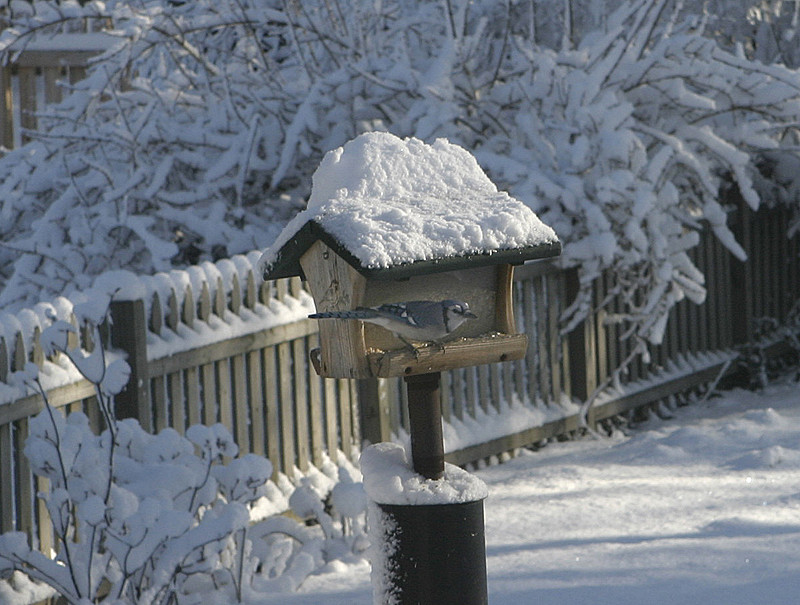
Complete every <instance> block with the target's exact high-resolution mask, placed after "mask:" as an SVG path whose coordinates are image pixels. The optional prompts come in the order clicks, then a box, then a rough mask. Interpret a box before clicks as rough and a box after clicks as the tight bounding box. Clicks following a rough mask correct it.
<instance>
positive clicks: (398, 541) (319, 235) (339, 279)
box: [260, 133, 561, 605]
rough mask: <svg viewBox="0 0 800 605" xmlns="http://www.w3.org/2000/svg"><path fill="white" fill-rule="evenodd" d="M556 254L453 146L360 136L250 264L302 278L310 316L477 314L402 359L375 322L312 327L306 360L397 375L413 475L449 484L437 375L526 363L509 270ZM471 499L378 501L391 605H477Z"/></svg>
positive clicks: (324, 369) (403, 351) (475, 506)
mask: <svg viewBox="0 0 800 605" xmlns="http://www.w3.org/2000/svg"><path fill="white" fill-rule="evenodd" d="M560 251H561V244H560V243H559V241H558V238H557V237H556V235H555V233H554V232H553V230H552V229H550V227H547V226H546V225H544V223H542V222H541V221H540V220H539V219H538V217H536V215H535V214H534V213H533V212H532V211H531V210H530V209H529V208H528V207H527V206H525V205H524V204H522V203H521V202H519V201H517V200H515V199H514V198H512V197H510V196H509V195H508V194H506V193H503V192H499V191H498V190H497V188H496V187H495V185H494V184H493V183H492V182H491V181H490V180H489V179H488V178H487V177H486V175H485V174H484V173H483V171H482V170H481V169H480V167H479V166H478V164H477V162H476V161H475V158H473V157H472V155H470V154H469V153H468V152H467V151H465V150H464V149H462V148H460V147H457V146H455V145H452V144H450V143H448V142H447V141H444V140H441V139H440V140H437V141H436V142H434V143H433V144H432V145H427V144H425V143H423V142H422V141H419V140H417V139H406V140H401V139H399V138H397V137H394V136H392V135H390V134H387V133H368V134H364V135H361V136H359V137H357V138H356V139H354V140H352V141H350V142H349V143H347V144H346V145H345V146H344V147H342V148H339V149H336V150H334V151H331V152H329V153H328V154H327V155H326V156H325V158H324V159H323V161H322V163H321V164H320V167H319V168H318V169H317V171H316V173H315V174H314V179H313V189H312V194H311V198H310V200H309V204H308V208H307V209H306V210H304V211H303V212H301V213H300V214H298V216H297V217H295V218H294V219H293V220H292V221H291V222H290V223H289V224H288V225H287V226H286V228H285V229H284V231H283V232H282V233H281V235H280V237H279V238H278V240H277V241H276V242H275V244H274V245H273V246H272V247H271V248H270V249H269V250H267V251H266V252H265V253H264V255H263V256H262V259H261V262H260V265H261V267H262V271H263V274H264V277H265V278H267V279H275V278H281V277H291V276H295V275H300V276H301V277H303V278H304V279H305V280H306V281H307V283H308V285H309V288H310V290H311V295H312V296H313V298H314V303H315V305H316V308H317V312H318V313H323V312H330V311H352V310H355V309H357V308H358V307H376V306H379V305H382V304H386V303H402V302H409V301H420V300H426V301H434V302H441V301H446V300H458V301H462V302H465V303H467V304H468V305H469V309H470V310H471V312H472V313H474V314H475V315H476V316H477V318H475V319H470V320H468V321H466V322H464V323H462V324H461V325H459V327H458V328H457V329H456V330H455V331H453V332H451V333H450V334H448V336H447V339H446V341H443V342H437V343H435V344H427V343H416V344H415V345H414V347H413V349H411V350H409V346H408V343H406V342H403V340H401V339H399V338H397V337H395V336H394V335H393V334H392V332H390V331H388V330H386V329H384V328H382V327H380V326H377V325H372V324H370V323H365V322H362V321H357V320H352V319H342V318H336V319H327V318H326V319H321V320H320V322H319V330H320V349H319V350H318V351H316V352H312V361H313V362H314V366H315V368H316V370H317V372H318V373H319V374H320V375H321V376H325V377H329V378H375V377H391V376H404V377H405V382H406V387H407V393H408V415H409V433H410V437H411V457H412V461H413V471H414V473H415V474H416V475H418V476H421V478H422V479H423V480H430V481H440V480H441V481H447V478H446V476H445V470H446V468H445V462H444V443H443V437H442V411H441V397H440V373H441V372H442V371H444V370H451V369H454V368H461V367H466V366H472V365H481V364H487V363H493V362H499V361H511V360H515V359H520V358H522V357H523V356H524V355H525V352H526V350H527V344H528V342H527V337H526V336H525V335H524V334H519V333H517V329H516V324H515V321H514V305H513V302H512V301H513V297H512V284H513V273H514V266H516V265H519V264H522V263H524V262H526V261H529V260H534V259H542V258H547V257H552V256H556V255H558V254H559V253H560ZM365 478H366V475H365ZM415 483H419V482H417V481H415ZM392 485H394V483H392ZM439 485H441V484H439ZM482 499H483V498H482V497H475V498H474V499H466V500H465V501H462V502H451V503H447V504H436V505H434V506H431V507H420V506H417V505H412V506H406V505H400V506H395V505H393V504H392V503H391V502H388V501H379V500H376V501H375V502H376V504H377V505H378V507H379V509H380V511H381V514H382V515H385V516H386V519H387V522H386V523H383V524H381V523H379V524H378V525H379V526H380V527H379V528H378V529H379V530H380V531H383V532H384V533H383V534H382V535H381V536H379V537H378V538H377V541H378V542H379V543H381V542H382V543H383V544H384V545H385V546H386V547H387V549H388V550H387V552H388V551H391V552H392V554H391V555H389V556H387V557H385V559H386V560H385V561H382V562H381V561H373V566H379V567H381V566H382V567H383V572H382V573H383V574H384V575H385V577H386V578H387V582H388V586H390V588H389V589H388V590H389V591H390V592H391V593H392V594H393V595H394V596H393V602H397V603H399V604H400V605H406V604H411V603H413V604H415V605H420V604H422V605H449V604H451V603H452V604H453V605H455V604H456V603H457V604H458V605H485V604H486V602H487V599H488V596H487V582H486V564H485V540H484V535H483V525H484V523H483V501H482ZM381 528H382V529H381ZM434 533H435V534H436V539H435V540H432V539H431V536H432V535H433V534H434ZM384 600H385V599H384V598H383V596H381V595H379V594H376V602H383V601H384Z"/></svg>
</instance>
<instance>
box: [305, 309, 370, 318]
mask: <svg viewBox="0 0 800 605" xmlns="http://www.w3.org/2000/svg"><path fill="white" fill-rule="evenodd" d="M377 316H378V313H377V311H375V310H374V309H367V308H363V307H359V308H358V309H356V310H355V311H324V312H322V313H313V314H311V315H309V316H308V318H309V319H362V320H363V319H372V318H373V317H377Z"/></svg>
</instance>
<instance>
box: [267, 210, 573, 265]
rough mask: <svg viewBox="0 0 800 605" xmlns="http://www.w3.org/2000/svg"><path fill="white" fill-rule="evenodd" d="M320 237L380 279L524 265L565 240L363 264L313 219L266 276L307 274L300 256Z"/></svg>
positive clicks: (554, 250) (546, 254) (557, 250)
mask: <svg viewBox="0 0 800 605" xmlns="http://www.w3.org/2000/svg"><path fill="white" fill-rule="evenodd" d="M317 240H322V242H323V243H325V244H326V245H327V246H328V247H329V248H331V249H332V250H334V251H335V252H336V253H337V254H338V255H339V256H341V257H342V258H343V259H344V260H346V261H347V262H348V263H349V264H350V265H352V266H353V268H354V269H356V270H357V271H358V272H359V273H361V274H362V275H363V276H364V277H366V278H367V279H376V280H390V279H407V278H409V277H413V276H415V275H426V274H431V273H443V272H445V271H455V270H457V269H464V268H466V267H469V266H472V267H482V266H487V265H521V264H522V263H524V262H525V261H528V260H537V259H543V258H552V257H555V256H558V255H560V254H561V242H559V241H555V242H546V243H543V244H539V245H536V246H528V247H525V248H513V249H510V250H493V251H487V252H479V253H473V254H463V255H458V256H449V257H445V258H437V259H431V260H419V261H414V262H410V263H401V264H398V265H393V266H391V267H363V266H362V265H361V261H359V260H358V259H357V258H356V257H355V256H353V254H352V253H351V252H350V251H349V250H347V248H345V247H344V246H343V245H342V244H341V243H340V242H339V241H338V240H337V239H336V238H335V237H333V236H332V235H331V234H329V233H328V232H327V231H325V230H324V229H323V228H322V227H320V225H319V224H318V223H316V222H315V221H313V220H312V221H309V222H307V223H306V224H305V225H303V226H302V227H301V228H300V229H299V230H298V231H297V232H296V233H295V235H294V236H293V237H292V238H291V239H290V240H289V241H288V242H286V244H284V246H283V247H282V248H281V249H280V250H279V251H278V254H277V256H276V260H275V262H273V263H272V265H271V266H270V267H268V268H267V269H266V271H265V272H264V279H280V278H284V277H294V276H296V275H299V276H300V277H303V278H305V275H304V274H303V269H302V267H300V257H301V256H303V254H305V252H306V251H307V250H308V249H309V248H310V247H311V246H312V245H313V244H314V242H316V241H317Z"/></svg>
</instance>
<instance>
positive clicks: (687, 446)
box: [259, 380, 800, 605]
mask: <svg viewBox="0 0 800 605" xmlns="http://www.w3.org/2000/svg"><path fill="white" fill-rule="evenodd" d="M477 475H478V476H479V477H480V478H481V479H482V480H483V481H485V482H486V483H487V485H488V487H489V498H488V499H487V500H486V538H487V560H488V563H487V564H488V573H489V602H490V604H491V605H512V604H513V605H520V604H522V605H525V604H527V603H536V604H537V605H550V604H554V605H555V604H559V605H562V604H564V603H570V604H571V605H581V604H586V605H589V604H591V605H602V604H606V603H608V604H611V603H613V604H614V605H628V604H630V605H634V604H635V605H642V604H647V605H661V604H664V605H666V604H670V605H672V604H674V603H681V604H682V605H695V604H696V605H700V604H702V605H738V604H742V605H744V604H748V605H750V604H752V603H759V604H762V605H771V604H774V605H785V604H787V603H796V602H798V600H799V599H800V384H797V383H794V382H792V381H790V380H786V381H784V382H782V383H780V384H775V385H773V386H771V387H769V388H768V389H767V390H766V391H764V392H762V393H753V392H749V391H733V392H730V393H728V394H726V395H725V396H724V397H722V398H717V399H712V400H709V401H707V402H703V403H698V404H694V405H693V406H689V407H686V408H681V409H679V410H677V412H676V417H675V418H674V419H672V420H667V421H661V420H653V421H650V422H648V423H646V424H644V425H642V426H640V427H639V428H637V429H636V430H634V431H630V432H629V434H628V435H627V436H626V435H621V434H620V435H618V436H616V437H614V438H611V439H608V440H603V441H597V440H584V441H578V442H567V443H558V444H551V445H550V446H548V447H547V448H545V449H543V450H541V451H539V452H536V453H525V454H524V455H522V456H520V457H519V458H516V459H514V460H512V461H510V462H508V463H505V464H503V465H500V466H495V467H491V468H487V469H484V470H481V471H479V472H478V473H477ZM278 603H279V604H281V605H311V604H314V605H321V604H324V605H358V604H363V605H369V604H371V603H372V597H371V592H370V582H369V566H368V565H367V564H366V563H364V562H361V563H358V564H354V565H350V566H347V565H345V564H342V563H337V565H336V566H335V567H333V568H331V569H328V570H325V573H322V574H320V575H317V576H314V577H312V578H309V579H308V580H307V581H306V583H305V584H304V586H303V587H302V589H301V592H299V593H296V594H281V595H275V597H274V598H270V599H269V600H267V601H265V602H264V603H263V604H259V605H272V604H278Z"/></svg>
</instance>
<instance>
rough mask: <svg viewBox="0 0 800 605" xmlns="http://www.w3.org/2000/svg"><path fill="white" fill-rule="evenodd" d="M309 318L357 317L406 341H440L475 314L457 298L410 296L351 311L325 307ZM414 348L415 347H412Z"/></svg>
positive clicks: (474, 316) (407, 342)
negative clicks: (402, 300) (415, 297)
mask: <svg viewBox="0 0 800 605" xmlns="http://www.w3.org/2000/svg"><path fill="white" fill-rule="evenodd" d="M308 317H309V318H311V319H358V320H359V321H364V322H367V323H373V324H376V325H379V326H381V327H382V328H386V329H387V330H389V331H390V332H392V333H393V334H394V335H395V336H397V337H398V338H400V339H401V340H402V341H403V342H405V343H406V344H407V345H409V346H411V348H412V349H413V348H414V347H413V345H411V343H409V340H415V341H422V342H434V343H438V344H441V341H442V340H444V339H445V338H446V337H447V336H448V335H449V334H450V333H451V332H453V330H455V329H456V328H458V326H460V325H461V324H462V323H464V322H465V321H467V320H468V319H475V318H476V315H475V314H474V313H472V312H471V311H470V310H469V305H468V304H467V303H465V302H462V301H460V300H442V301H432V300H414V301H410V302H396V303H386V304H383V305H380V306H377V307H358V308H357V309H355V310H354V311H327V312H324V313H314V314H313V315H309V316H308ZM415 350H416V349H415Z"/></svg>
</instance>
